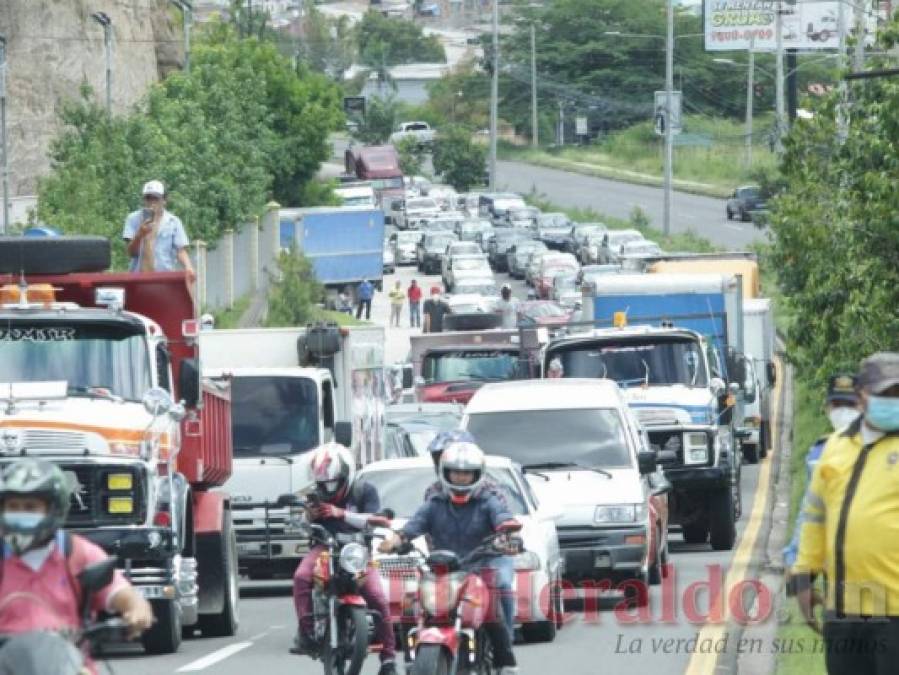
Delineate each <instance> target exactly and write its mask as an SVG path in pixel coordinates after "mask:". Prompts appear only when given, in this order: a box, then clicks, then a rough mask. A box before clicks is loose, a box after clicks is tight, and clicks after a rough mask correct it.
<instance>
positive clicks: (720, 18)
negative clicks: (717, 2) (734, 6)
mask: <svg viewBox="0 0 899 675" xmlns="http://www.w3.org/2000/svg"><path fill="white" fill-rule="evenodd" d="M773 23H774V13H773V12H764V11H763V12H734V11H729V12H715V13H714V14H712V16H711V24H712V28H726V27H728V26H770V25H771V24H773Z"/></svg>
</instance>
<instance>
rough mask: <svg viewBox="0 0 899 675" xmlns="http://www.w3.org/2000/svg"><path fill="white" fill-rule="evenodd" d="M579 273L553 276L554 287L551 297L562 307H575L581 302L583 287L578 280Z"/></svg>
mask: <svg viewBox="0 0 899 675" xmlns="http://www.w3.org/2000/svg"><path fill="white" fill-rule="evenodd" d="M577 277H578V275H577V274H557V275H556V276H555V277H553V287H552V291H551V292H550V294H549V295H550V299H551V300H555V301H556V302H558V303H559V304H560V305H562V307H566V308H568V309H571V308H573V307H574V306H575V305H576V304H577V303H579V302H581V298H582V294H581V287H580V285H579V284H578V281H577Z"/></svg>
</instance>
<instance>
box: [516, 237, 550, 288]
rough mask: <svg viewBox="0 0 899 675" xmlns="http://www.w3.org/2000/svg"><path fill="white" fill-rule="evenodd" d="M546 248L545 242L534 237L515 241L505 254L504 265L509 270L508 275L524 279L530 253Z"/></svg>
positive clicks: (545, 249)
mask: <svg viewBox="0 0 899 675" xmlns="http://www.w3.org/2000/svg"><path fill="white" fill-rule="evenodd" d="M547 250H548V249H547V248H546V244H544V243H543V242H542V241H537V240H535V239H530V240H527V241H520V242H518V243H516V244H515V245H514V246H513V247H512V248H510V249H509V253H508V254H507V255H506V267H507V268H508V270H509V276H511V277H512V278H513V279H524V276H525V271H526V269H527V265H528V263H529V262H530V260H531V255H532V254H533V253H535V252H543V251H547Z"/></svg>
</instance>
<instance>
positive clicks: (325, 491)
mask: <svg viewBox="0 0 899 675" xmlns="http://www.w3.org/2000/svg"><path fill="white" fill-rule="evenodd" d="M309 468H310V470H311V472H312V480H314V481H315V489H316V492H317V493H318V496H319V497H321V498H322V499H323V500H325V501H327V502H332V501H337V500H341V499H343V498H344V497H345V496H346V495H347V492H348V491H349V487H350V485H352V484H353V478H354V477H355V475H356V461H355V459H353V453H351V452H350V451H349V450H348V449H347V448H346V447H344V446H342V445H341V444H340V443H334V442H331V443H325V444H324V445H321V446H319V447H318V449H316V451H315V454H314V455H312V462H311V463H310V465H309Z"/></svg>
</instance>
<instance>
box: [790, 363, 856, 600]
mask: <svg viewBox="0 0 899 675" xmlns="http://www.w3.org/2000/svg"><path fill="white" fill-rule="evenodd" d="M855 386H856V381H855V376H853V375H834V376H833V377H831V378H830V382H829V383H828V385H827V398H826V399H825V402H824V412H825V413H826V414H827V419H829V420H830V426H831V427H832V428H833V430H834V431H839V430H840V429H845V428H846V427H848V426H849V425H850V424H851V423H852V422H853V421H854V420H855V418H856V417H858V415H859V410H858V394H857V393H856V392H855ZM828 438H830V434H825V435H824V436H821V438H819V439H818V440H817V441H815V442H814V443H812V447H810V448H809V449H808V452H807V453H806V455H805V470H806V480H805V482H806V485H808V484H809V483H810V482H811V480H812V473H813V472H814V470H815V466H816V465H817V464H818V459H820V457H821V451H822V450H824V444H825V443H827V439H828ZM803 501H804V500H803ZM800 531H802V511H801V510H800V511H799V513H798V514H796V524H795V525H794V526H793V538H792V539H791V540H790V543H789V544H788V545H787V546H786V548H784V550H783V556H784V564H785V565H786V568H787V569H788V570H789V569H790V568H791V567H793V563H795V562H796V553H797V552H798V551H799V533H800ZM793 591H794V589H793V588H792V587H791V586H790V585H789V584H788V585H787V595H793V594H794V593H793Z"/></svg>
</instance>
